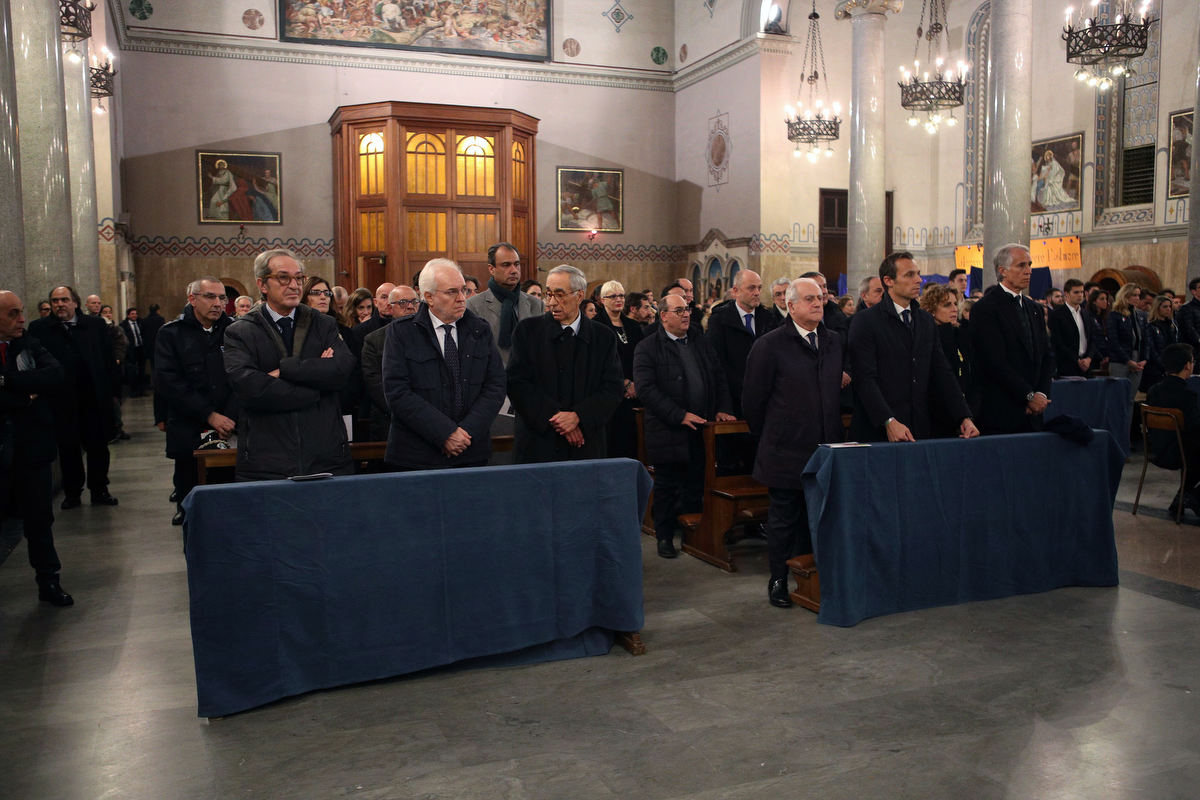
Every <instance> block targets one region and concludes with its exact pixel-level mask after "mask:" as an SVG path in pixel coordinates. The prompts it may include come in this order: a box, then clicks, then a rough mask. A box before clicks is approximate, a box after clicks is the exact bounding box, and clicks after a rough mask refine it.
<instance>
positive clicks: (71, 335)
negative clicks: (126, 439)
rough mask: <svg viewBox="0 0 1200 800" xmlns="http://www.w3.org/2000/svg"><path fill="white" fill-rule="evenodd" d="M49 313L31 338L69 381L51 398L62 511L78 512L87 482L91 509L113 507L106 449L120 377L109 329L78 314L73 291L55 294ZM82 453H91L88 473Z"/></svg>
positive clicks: (112, 430)
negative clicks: (37, 342) (50, 357)
mask: <svg viewBox="0 0 1200 800" xmlns="http://www.w3.org/2000/svg"><path fill="white" fill-rule="evenodd" d="M50 311H51V314H50V316H49V317H45V318H43V319H38V320H34V321H33V322H32V323H31V324H30V325H29V335H30V336H33V337H35V338H37V339H38V340H39V341H40V342H41V343H42V345H43V346H45V348H46V349H47V350H49V351H50V355H52V356H54V358H55V360H57V361H58V363H59V364H60V365H61V366H62V369H63V375H64V377H65V382H64V384H63V386H62V388H61V389H60V390H58V391H55V392H51V393H50V396H49V397H48V399H49V401H50V408H51V410H52V411H53V412H54V429H55V436H56V437H57V439H58V459H59V466H60V468H61V469H62V484H63V501H62V508H63V509H64V510H65V509H69V508H76V507H78V506H79V504H80V495H82V494H83V486H84V481H85V478H86V482H87V487H88V490H89V491H90V492H91V499H92V505H100V506H115V505H116V504H117V498H115V497H113V496H112V495H111V494H109V493H108V462H109V455H108V443H109V441H110V440H111V439H112V438H113V434H114V433H115V432H116V431H115V427H114V419H113V409H114V408H115V402H116V398H117V395H118V393H119V391H120V390H119V387H120V377H119V374H118V371H117V362H116V359H115V358H114V357H113V351H112V344H111V341H112V340H111V338H110V336H109V332H108V325H107V324H106V323H105V322H104V320H103V319H101V318H100V317H92V316H88V315H86V314H81V313H79V294H78V293H77V292H76V291H75V290H74V289H73V288H71V287H70V286H56V287H54V289H53V290H51V292H50ZM81 448H82V451H85V452H86V453H87V472H86V473H85V472H84V468H83V455H82V452H81Z"/></svg>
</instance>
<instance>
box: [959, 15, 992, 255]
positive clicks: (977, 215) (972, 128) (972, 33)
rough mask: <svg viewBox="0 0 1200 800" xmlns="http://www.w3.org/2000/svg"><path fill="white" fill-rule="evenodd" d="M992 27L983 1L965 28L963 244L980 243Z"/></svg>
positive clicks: (990, 16) (990, 18) (981, 236)
mask: <svg viewBox="0 0 1200 800" xmlns="http://www.w3.org/2000/svg"><path fill="white" fill-rule="evenodd" d="M991 27H992V3H991V0H984V2H982V3H980V4H979V8H977V9H975V13H974V14H972V15H971V21H970V23H969V24H968V25H967V63H968V64H970V65H971V71H972V72H973V73H974V74H975V80H973V81H967V84H966V87H965V91H964V109H965V111H964V114H963V116H964V117H965V122H964V124H963V143H964V148H963V186H964V188H965V195H966V197H965V200H966V204H965V208H964V213H963V223H962V238H963V241H974V240H979V241H982V240H983V181H982V180H981V179H980V176H982V175H983V156H984V148H985V143H984V139H985V138H986V131H987V128H986V126H985V124H984V113H983V110H984V109H983V104H984V97H983V92H982V91H981V89H982V87H981V84H982V83H983V82H984V81H986V80H987V66H988V35H989V32H990V31H991Z"/></svg>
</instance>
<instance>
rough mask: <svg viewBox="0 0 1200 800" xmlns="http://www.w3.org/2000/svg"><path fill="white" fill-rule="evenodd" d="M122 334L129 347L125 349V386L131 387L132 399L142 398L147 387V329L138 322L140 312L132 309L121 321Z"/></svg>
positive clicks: (130, 394)
mask: <svg viewBox="0 0 1200 800" xmlns="http://www.w3.org/2000/svg"><path fill="white" fill-rule="evenodd" d="M121 332H122V333H124V334H125V341H127V342H129V346H128V347H127V348H126V349H125V364H124V367H125V375H124V378H125V385H126V386H128V387H129V396H130V397H141V396H142V393H143V392H144V390H145V386H146V356H147V353H148V352H149V351H147V349H146V335H145V329H144V328H143V327H142V324H141V323H140V322H139V321H138V310H137V309H136V308H131V309H129V310H128V311H126V312H125V319H123V320H121Z"/></svg>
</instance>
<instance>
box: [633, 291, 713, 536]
mask: <svg viewBox="0 0 1200 800" xmlns="http://www.w3.org/2000/svg"><path fill="white" fill-rule="evenodd" d="M691 316H692V310H691V308H690V307H689V306H688V304H687V301H686V300H684V299H683V297H681V296H679V295H675V294H669V295H667V296H666V297H664V298H663V305H662V309H661V317H662V324H661V325H659V326H658V329H657V331H656V332H655V333H654V335H653V336H650V337H648V338H646V339H643V340H642V341H641V342H640V343H639V344H638V346H637V349H636V350H635V351H634V354H633V383H634V385H635V386H637V395H638V399H639V400H640V401H641V402H642V405H643V406H645V409H646V410H645V416H644V418H643V424H644V427H645V441H646V459H647V460H648V461H649V462H650V463H651V464H653V465H654V531H655V534H656V537H657V539H658V554H659V555H660V556H662V557H663V558H675V556H676V555H677V553H676V552H675V528H676V518H677V517H678V516H679V515H680V514H690V513H695V512H698V511H700V508H701V505H702V500H703V499H702V497H701V492H702V490H703V488H704V438H703V435H702V434H701V430H700V427H699V426H701V425H703V424H704V423H705V422H707V421H708V420H711V419H717V420H732V419H736V418H735V417H734V416H733V401H732V400H731V399H730V397H729V385H728V383H726V381H725V374H724V372H723V371H722V370H721V364H720V362H719V361H717V354H716V353H715V352H713V349H712V345H710V344H709V343H708V340H707V339H705V338H704V336H703V334H701V333H700V331H699V328H698V327H697V329H696V331H695V333H694V334H693V335H689V333H690V332H691Z"/></svg>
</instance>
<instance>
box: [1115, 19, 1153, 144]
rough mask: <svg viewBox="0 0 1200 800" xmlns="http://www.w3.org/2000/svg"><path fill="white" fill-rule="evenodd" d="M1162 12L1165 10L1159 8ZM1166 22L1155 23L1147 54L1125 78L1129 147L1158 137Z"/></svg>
mask: <svg viewBox="0 0 1200 800" xmlns="http://www.w3.org/2000/svg"><path fill="white" fill-rule="evenodd" d="M1159 13H1160V14H1161V13H1162V12H1161V11H1159ZM1161 32H1162V23H1161V22H1160V23H1159V24H1157V25H1153V26H1151V30H1150V43H1149V44H1148V45H1147V47H1146V54H1145V55H1143V56H1142V57H1141V58H1135V59H1134V60H1133V61H1132V62H1130V64H1131V66H1132V67H1133V75H1132V76H1130V77H1127V78H1125V120H1124V131H1123V132H1124V144H1125V147H1127V148H1128V147H1142V146H1145V145H1148V144H1154V143H1155V142H1156V141H1157V139H1158V79H1159V54H1160V43H1161V41H1162V37H1161V35H1160V34H1161Z"/></svg>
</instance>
